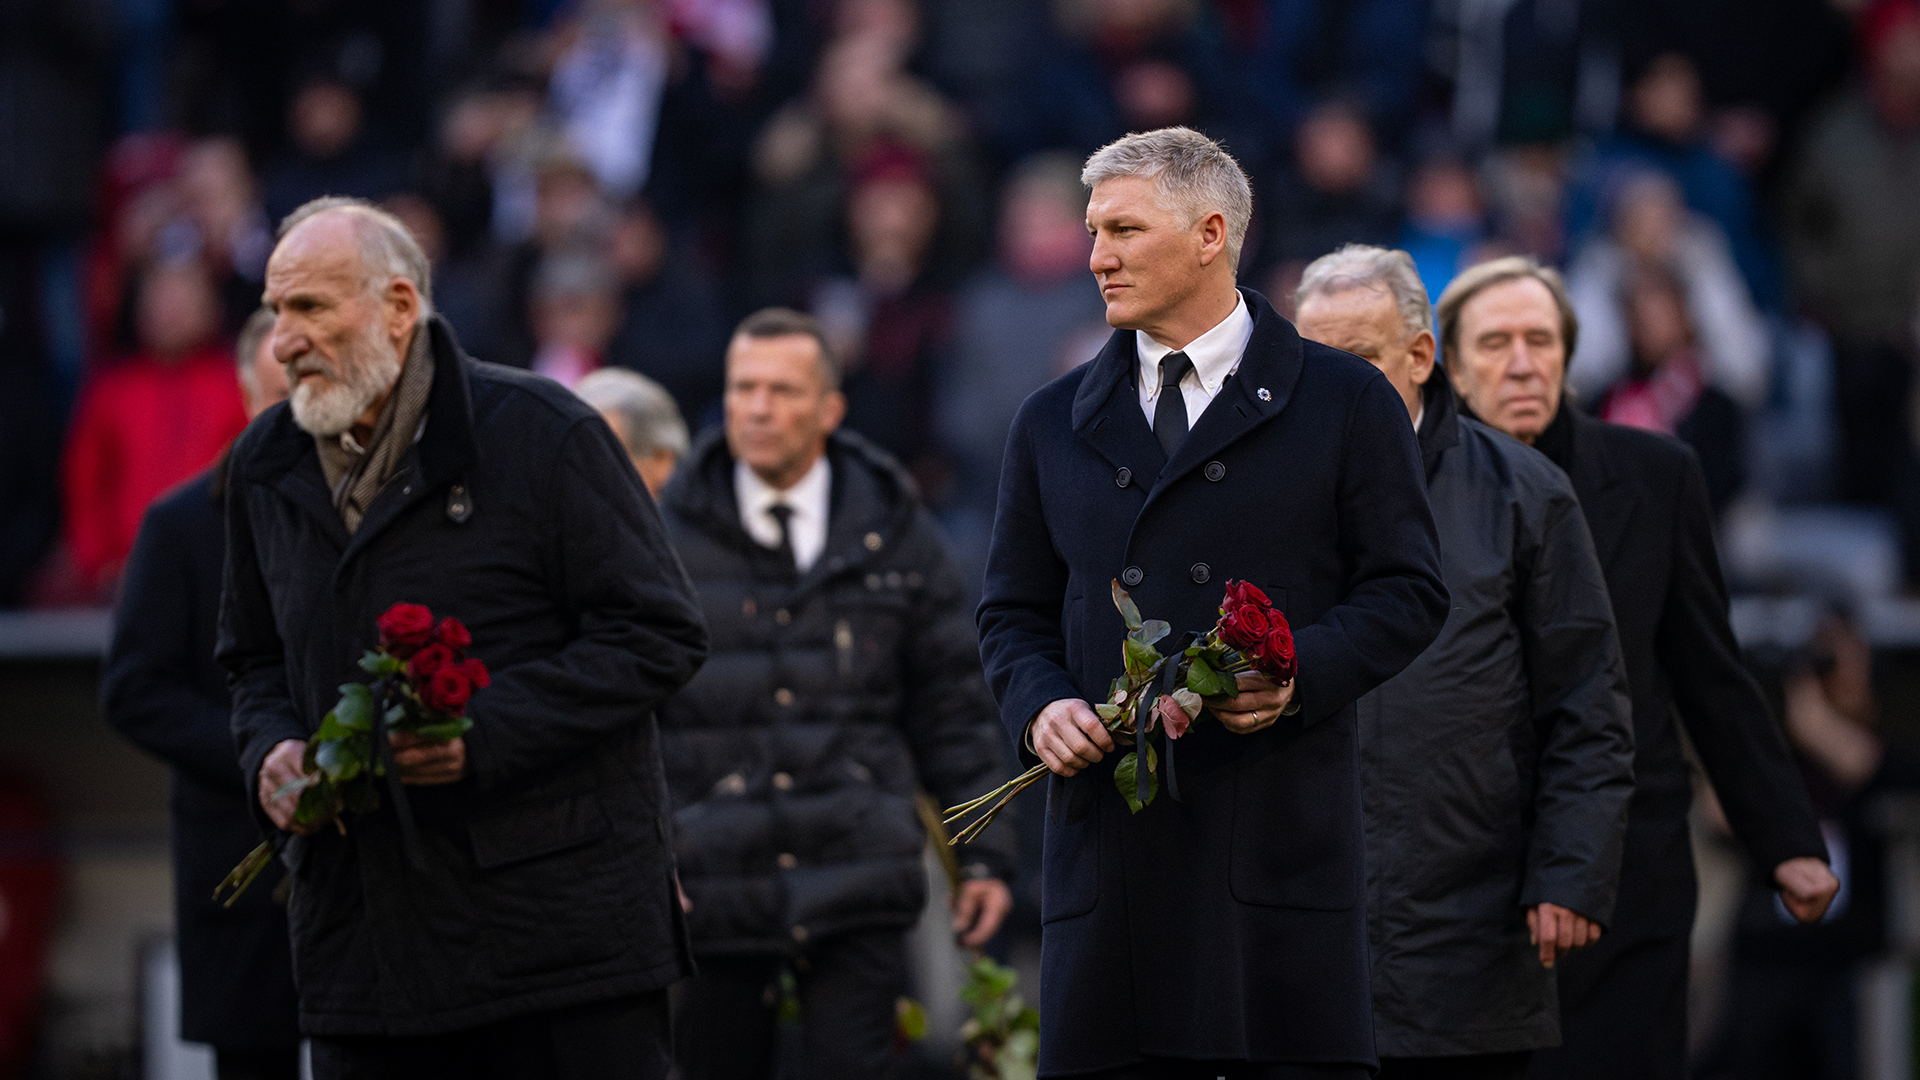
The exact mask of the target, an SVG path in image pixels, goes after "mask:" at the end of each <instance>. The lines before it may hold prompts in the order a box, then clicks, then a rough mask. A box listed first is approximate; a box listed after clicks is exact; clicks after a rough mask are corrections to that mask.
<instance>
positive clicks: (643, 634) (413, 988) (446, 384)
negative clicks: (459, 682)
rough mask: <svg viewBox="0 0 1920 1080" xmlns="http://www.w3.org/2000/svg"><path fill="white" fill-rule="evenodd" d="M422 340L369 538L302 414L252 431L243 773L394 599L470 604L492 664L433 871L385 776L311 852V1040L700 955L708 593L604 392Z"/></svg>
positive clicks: (345, 669)
mask: <svg viewBox="0 0 1920 1080" xmlns="http://www.w3.org/2000/svg"><path fill="white" fill-rule="evenodd" d="M428 330H429V332H431V334H432V335H433V336H432V339H431V347H432V349H433V352H434V377H433V389H432V391H431V395H430V397H429V398H428V403H427V410H428V411H427V419H426V426H425V430H424V433H423V434H422V436H421V437H420V439H419V441H418V442H417V443H416V444H415V445H414V446H413V447H412V448H411V449H410V450H409V451H408V452H407V455H406V457H405V458H404V459H402V461H401V464H400V466H399V469H398V471H397V472H396V473H395V475H394V477H393V478H392V479H391V480H390V481H388V483H387V486H386V487H385V488H384V489H383V490H382V491H381V492H380V494H379V495H378V496H376V497H375V499H374V501H373V504H372V506H370V507H369V508H368V510H367V516H366V519H365V520H364V521H363V522H362V523H361V525H360V528H359V530H358V531H357V532H355V533H353V534H351V535H349V534H348V532H347V530H346V526H345V525H344V524H343V523H342V522H341V520H340V515H339V513H338V512H337V511H336V510H334V508H333V505H332V503H331V501H330V500H329V498H328V494H327V485H326V482H325V480H324V479H323V478H322V475H321V470H320V462H319V457H318V454H317V452H316V450H315V448H314V441H313V438H312V437H311V436H309V435H308V434H306V433H305V432H303V431H301V430H300V429H299V428H298V427H296V426H295V425H294V422H293V415H292V413H291V412H290V411H289V410H288V408H287V407H286V406H284V405H281V406H276V407H274V408H273V409H270V410H268V411H267V412H265V413H263V414H262V415H261V416H260V417H259V418H258V419H256V420H255V421H254V422H253V424H252V425H251V426H249V427H248V428H247V430H246V431H245V432H244V433H243V434H242V435H241V436H240V438H239V440H238V441H237V442H236V443H235V444H234V449H233V459H232V467H231V471H230V474H229V486H228V494H227V525H228V543H227V572H226V589H225V595H224V598H223V603H222V608H221V618H220V647H219V659H220V662H221V664H222V665H223V666H225V667H226V669H227V670H228V672H229V673H230V675H231V678H232V686H233V698H234V714H233V727H234V734H235V736H236V738H237V740H238V743H239V751H240V766H241V770H242V771H243V772H244V774H245V776H246V782H247V790H249V791H252V790H254V789H255V787H256V786H257V783H258V777H259V773H260V764H261V761H262V759H264V758H265V757H266V755H267V752H268V751H269V750H270V749H271V748H272V747H273V746H274V745H275V744H277V743H279V742H280V741H281V740H283V739H304V738H306V737H307V735H308V733H309V732H311V731H312V730H314V728H315V727H316V726H317V725H318V724H319V722H320V718H321V717H322V716H323V715H325V714H326V712H327V710H328V709H330V708H331V707H332V706H333V703H334V701H335V700H336V699H337V698H338V695H339V687H340V685H341V684H342V683H346V682H352V681H364V680H365V678H366V676H365V675H364V673H362V672H361V671H360V670H359V668H358V667H357V666H356V662H357V661H358V659H359V657H360V655H361V653H362V652H363V651H364V650H365V649H367V648H368V647H369V646H370V645H372V644H373V643H374V642H375V640H376V639H377V631H376V629H375V626H374V620H375V619H376V618H377V617H378V616H379V615H380V613H381V612H383V611H385V610H386V609H387V607H388V606H389V605H391V604H394V603H396V602H399V601H407V602H412V603H419V604H425V605H427V606H428V607H430V608H432V609H433V611H434V613H435V614H436V615H439V616H448V615H451V616H456V617H458V618H460V619H461V620H462V621H464V622H465V623H466V624H467V626H468V628H469V629H470V630H472V632H473V647H472V650H471V652H472V654H473V655H475V656H478V657H479V658H480V659H481V660H484V661H485V662H486V664H487V666H488V668H490V669H491V671H492V674H493V682H492V685H491V686H490V687H488V688H487V689H484V690H481V691H479V692H478V693H476V694H475V695H474V697H473V701H472V703H471V704H470V705H469V706H468V710H467V714H468V715H469V716H470V717H472V719H473V723H474V726H473V730H472V731H470V732H469V733H468V734H467V736H466V745H467V761H468V764H469V767H470V770H471V775H470V776H469V777H468V778H467V779H464V780H462V781H460V782H458V783H456V784H449V785H444V786H434V787H414V788H409V789H408V802H409V804H410V805H411V806H412V808H413V813H414V816H415V817H416V818H417V820H418V822H419V831H420V839H421V845H420V847H421V854H422V857H423V861H424V863H425V867H424V870H423V871H416V870H413V869H410V868H409V867H408V866H407V864H406V861H405V855H404V851H403V848H402V843H401V837H400V832H399V827H398V824H397V818H396V816H395V812H394V806H393V802H392V800H391V799H389V798H388V797H387V795H386V792H385V791H384V790H383V791H382V800H381V806H380V809H379V810H378V811H377V812H375V813H372V814H368V815H364V816H357V817H353V818H351V819H350V820H349V821H348V822H347V831H346V834H345V835H344V836H342V835H339V834H338V833H336V832H335V831H334V830H333V829H325V830H322V831H321V832H319V833H317V834H316V835H314V836H312V837H309V838H306V840H305V841H304V842H298V843H297V847H298V848H299V849H300V851H299V852H298V853H297V854H296V855H295V857H294V859H293V860H292V861H293V862H294V863H295V869H294V871H293V879H294V887H293V898H292V903H291V905H290V906H289V911H288V914H289V918H290V921H291V923H292V933H293V953H294V971H295V977H296V979H297V980H298V983H299V987H300V999H301V1000H300V1008H301V1017H300V1018H301V1026H302V1028H303V1029H304V1030H305V1031H306V1032H308V1033H309V1034H317V1035H350V1034H381V1033H384V1034H393V1035H409V1034H422V1033H433V1032H446V1031H458V1030H461V1029H466V1028H473V1027H478V1026H480V1025H484V1024H488V1023H492V1022H495V1021H498V1020H502V1019H506V1018H509V1017H513V1016H517V1015H523V1014H527V1013H533V1012H540V1011H545V1010H550V1009H557V1008H563V1007H566V1006H570V1005H576V1004H584V1003H589V1002H594V1001H600V1000H605V999H608V998H614V997H621V996H625V995H630V994H637V993H645V992H648V991H652V990H656V989H658V988H660V987H663V986H665V985H667V984H668V983H670V982H673V981H674V980H676V979H678V978H680V977H682V976H683V975H686V974H689V973H690V970H691V966H690V957H689V956H688V954H687V951H686V948H685V939H684V929H683V927H684V923H683V922H682V920H681V918H680V907H679V905H678V903H676V902H675V899H674V893H673V883H672V852H671V850H670V840H669V836H668V828H669V822H668V819H667V816H666V805H665V801H666V791H665V785H664V776H663V774H662V772H661V768H660V758H659V754H658V751H657V745H656V738H657V737H656V734H655V726H654V721H653V712H654V710H655V708H657V707H658V705H659V704H660V702H662V701H663V700H665V699H666V697H667V696H668V695H670V694H672V693H673V692H674V691H676V690H678V689H679V688H680V687H681V686H682V685H683V684H685V682H686V681H687V679H689V678H691V677H692V675H693V672H694V670H695V669H696V668H697V667H698V666H699V664H700V661H701V659H702V658H703V657H704V656H705V654H706V628H705V625H704V623H703V622H702V621H701V618H700V611H699V608H698V606H697V605H696V603H695V601H694V598H693V589H692V586H691V585H689V584H688V582H687V578H686V574H685V572H684V571H683V570H682V569H681V568H680V562H679V560H678V559H677V558H675V557H674V553H673V549H672V548H671V547H670V546H669V545H668V543H667V538H666V531H665V530H664V529H663V528H662V527H661V525H660V519H659V517H658V515H657V514H656V512H655V510H654V507H653V502H652V500H650V499H649V498H648V497H647V495H646V491H645V489H644V488H642V487H641V485H640V480H639V477H638V476H636V475H635V474H634V471H633V466H632V465H631V464H630V463H629V462H628V460H627V456H626V453H625V452H624V451H623V450H621V448H620V445H619V443H617V442H615V441H614V438H613V433H612V432H611V431H610V430H608V428H607V425H606V424H605V423H604V422H603V421H602V420H601V419H600V418H599V417H598V416H597V415H595V414H594V412H593V410H592V409H590V408H588V407H587V406H586V405H584V404H582V403H581V402H580V401H579V399H577V398H575V397H574V396H573V395H572V394H569V393H567V392H566V391H565V390H563V389H562V388H561V387H559V386H558V385H556V384H555V383H553V382H550V381H548V380H546V379H543V378H539V377H538V376H534V375H529V374H526V373H524V372H518V371H512V370H509V369H506V368H501V367H497V366H495V365H492V364H479V363H475V362H474V361H472V360H470V359H468V358H467V357H465V356H464V355H462V354H461V353H460V352H459V350H458V348H457V347H456V346H455V344H454V342H453V335H452V332H451V331H450V330H449V329H448V328H447V326H446V324H445V323H444V322H442V321H441V320H440V319H438V318H435V319H433V320H432V321H431V323H430V324H428ZM256 812H258V811H257V805H256ZM262 820H264V817H263V819H262Z"/></svg>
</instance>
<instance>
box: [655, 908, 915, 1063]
mask: <svg viewBox="0 0 1920 1080" xmlns="http://www.w3.org/2000/svg"><path fill="white" fill-rule="evenodd" d="M788 963H789V961H787V960H786V959H785V958H783V957H778V956H746V957H738V956H721V957H711V956H703V957H701V958H700V974H699V975H698V976H696V977H695V978H694V979H692V980H691V981H689V982H685V983H682V984H680V986H678V987H677V988H676V990H675V996H674V1006H675V1008H674V1042H675V1044H676V1052H677V1056H678V1058H679V1064H680V1075H681V1078H682V1080H767V1078H768V1077H770V1076H772V1075H773V1065H774V1056H775V1054H774V1052H775V1035H776V1028H777V1024H778V1019H779V1017H778V1009H779V1005H780V999H781V989H780V973H781V970H782V969H783V968H785V967H786V966H787V965H788ZM792 969H793V977H794V991H795V994H796V996H797V997H798V998H799V1002H800V1052H801V1055H802V1058H803V1059H804V1064H803V1070H802V1074H801V1075H802V1076H803V1077H805V1078H806V1080H884V1078H885V1077H888V1076H891V1075H892V1072H893V1056H894V1055H893V1041H894V1040H893V1033H894V1024H895V1020H894V1002H895V1001H897V1000H898V999H899V997H900V995H901V994H903V993H905V992H906V988H907V943H906V937H905V935H904V934H902V933H901V932H900V931H898V930H885V931H876V932H872V933H860V934H847V935H843V936H840V937H835V938H829V939H827V940H825V941H822V942H820V943H819V944H818V945H815V946H812V947H810V948H808V950H807V951H806V952H805V953H804V954H803V955H802V956H801V957H800V958H799V959H797V960H795V961H792Z"/></svg>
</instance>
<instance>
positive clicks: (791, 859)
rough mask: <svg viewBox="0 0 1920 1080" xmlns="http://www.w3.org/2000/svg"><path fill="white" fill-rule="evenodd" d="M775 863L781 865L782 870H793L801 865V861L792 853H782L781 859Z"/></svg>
mask: <svg viewBox="0 0 1920 1080" xmlns="http://www.w3.org/2000/svg"><path fill="white" fill-rule="evenodd" d="M773 861H774V862H776V863H779V864H780V869H782V870H791V869H793V868H794V867H796V866H799V865H800V860H799V859H798V858H797V857H795V856H794V854H793V852H791V851H783V852H781V853H780V857H779V858H777V859H775V860H773Z"/></svg>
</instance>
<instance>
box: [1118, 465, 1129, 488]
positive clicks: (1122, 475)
mask: <svg viewBox="0 0 1920 1080" xmlns="http://www.w3.org/2000/svg"><path fill="white" fill-rule="evenodd" d="M1113 482H1114V484H1115V485H1116V486H1119V487H1126V486H1127V485H1128V484H1131V483H1133V470H1132V469H1129V468H1127V467H1126V466H1124V465H1122V466H1121V467H1120V471H1119V472H1117V473H1114V474H1113Z"/></svg>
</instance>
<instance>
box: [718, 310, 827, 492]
mask: <svg viewBox="0 0 1920 1080" xmlns="http://www.w3.org/2000/svg"><path fill="white" fill-rule="evenodd" d="M725 411H726V425H727V449H729V450H731V451H732V452H733V456H734V460H736V461H744V462H746V463H747V467H748V468H751V469H752V470H753V471H754V472H755V473H756V474H757V475H758V476H759V477H760V478H761V479H762V480H765V481H766V482H767V483H768V484H771V485H772V486H774V487H776V488H780V489H782V490H784V489H786V488H789V487H792V486H793V485H794V484H796V483H798V482H799V481H800V478H801V477H803V476H805V475H806V474H807V470H809V469H811V468H813V463H814V462H815V461H817V460H818V459H819V457H820V455H821V454H823V453H825V452H826V449H827V436H828V435H831V434H832V433H833V430H834V429H835V428H837V427H839V426H840V421H841V420H842V419H844V418H845V417H846V415H847V399H846V398H845V397H843V396H841V394H840V392H839V391H838V390H833V389H830V388H829V387H828V386H827V379H826V372H825V370H824V369H823V367H822V366H821V362H820V345H819V343H818V342H816V341H814V340H813V338H812V337H811V336H809V335H807V334H782V335H780V336H778V337H764V338H758V337H749V336H748V335H746V334H736V335H734V338H733V342H732V344H730V345H728V346H727V390H726V397H725Z"/></svg>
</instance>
